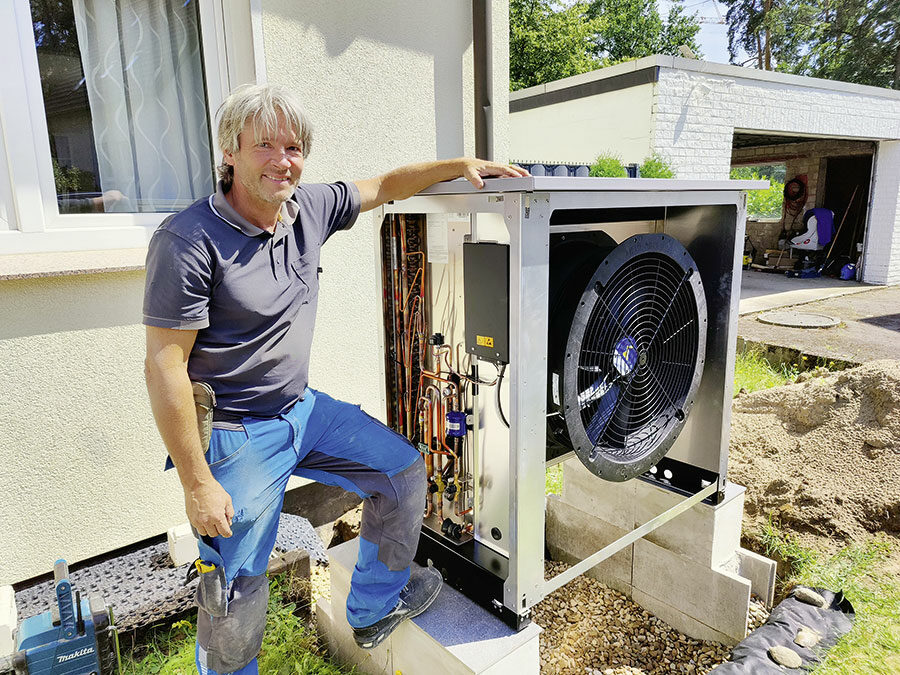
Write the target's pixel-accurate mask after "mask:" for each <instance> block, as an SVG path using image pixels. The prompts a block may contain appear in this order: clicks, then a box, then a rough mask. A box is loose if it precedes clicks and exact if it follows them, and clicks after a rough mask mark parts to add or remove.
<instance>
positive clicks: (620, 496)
mask: <svg viewBox="0 0 900 675" xmlns="http://www.w3.org/2000/svg"><path fill="white" fill-rule="evenodd" d="M637 483H638V481H635V480H630V481H626V482H624V483H612V482H610V481H605V480H603V479H602V478H598V477H597V476H595V475H594V474H592V473H591V472H590V471H588V470H587V469H586V468H585V466H584V465H583V464H582V463H581V461H580V460H578V459H577V458H575V459H568V460H566V461H565V462H563V489H562V501H564V502H567V503H568V504H571V505H572V506H574V507H576V508H577V509H579V510H581V511H584V512H585V513H588V514H591V515H593V516H595V517H597V518H602V519H603V520H605V521H606V522H607V523H609V524H610V525H612V526H614V527H617V528H619V529H622V530H625V531H626V532H630V531H631V530H633V529H634V519H635V513H634V505H635V486H636V484H637Z"/></svg>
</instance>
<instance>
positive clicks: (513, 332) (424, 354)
mask: <svg viewBox="0 0 900 675" xmlns="http://www.w3.org/2000/svg"><path fill="white" fill-rule="evenodd" d="M761 187H764V183H762V182H750V181H740V182H738V181H693V180H659V179H627V178H623V179H618V178H617V179H609V178H556V177H530V178H520V179H489V180H487V181H486V185H485V188H484V189H483V190H476V189H474V188H473V187H472V186H471V185H470V184H469V183H467V182H465V181H454V182H450V183H442V184H439V185H436V186H434V187H432V188H430V189H428V190H426V191H425V192H423V193H421V194H420V195H417V196H415V197H413V198H411V199H407V200H404V201H403V202H398V203H394V204H389V205H386V206H385V207H383V219H382V226H381V230H380V232H379V234H378V236H379V244H380V245H379V251H380V266H381V269H382V285H381V297H380V300H381V301H382V306H383V309H384V326H385V330H384V353H385V379H384V383H385V404H386V408H387V411H386V412H387V417H388V422H389V424H390V425H391V426H393V428H395V429H396V430H397V431H398V432H399V433H402V434H404V435H406V436H407V437H408V438H409V439H410V440H411V442H413V443H414V444H416V446H417V447H418V448H419V451H420V452H421V453H422V455H423V457H424V458H425V462H426V467H427V473H428V481H429V485H428V495H429V496H428V500H427V503H426V504H425V505H423V508H424V511H423V513H424V520H423V528H422V536H421V539H420V545H419V551H418V556H417V559H418V561H419V562H420V563H425V562H426V561H427V562H430V563H431V564H433V565H435V566H437V567H438V568H439V569H441V571H442V572H443V573H444V576H445V579H446V580H447V581H448V583H451V584H452V585H454V586H455V587H457V588H458V589H460V590H461V591H463V592H464V593H465V594H466V595H468V596H469V597H470V598H472V599H473V600H475V601H477V602H479V603H480V604H482V605H484V606H485V607H488V608H490V609H492V610H493V611H496V612H497V613H499V614H500V615H501V616H502V617H503V618H504V620H506V621H507V622H508V623H509V624H510V625H513V626H515V627H519V626H521V625H523V624H524V623H525V622H527V620H528V617H529V609H530V608H531V607H532V606H533V605H534V604H536V603H537V602H539V601H540V600H541V599H542V598H544V597H545V596H546V595H547V594H548V593H550V592H552V591H553V590H555V589H556V588H558V587H559V586H561V585H563V584H564V583H567V582H568V581H570V580H571V579H572V578H574V577H575V576H577V575H578V574H580V573H582V572H584V571H586V570H587V569H589V568H590V567H592V566H594V565H596V564H597V563H599V562H600V561H602V560H604V559H605V558H607V557H609V556H610V555H612V554H613V553H615V552H616V551H619V550H621V549H622V548H624V547H625V546H627V545H629V544H630V543H633V542H634V541H635V540H637V539H638V538H640V537H642V536H644V535H646V534H647V533H648V532H651V531H652V530H653V529H654V528H656V527H658V526H659V525H661V524H663V523H664V522H666V521H668V520H669V519H671V518H673V517H676V516H677V515H679V514H680V513H682V512H684V511H685V510H687V509H688V508H691V507H693V506H695V505H696V504H698V503H700V502H702V501H705V502H706V503H708V504H715V503H716V501H717V500H718V499H719V498H720V496H721V495H722V494H723V493H724V490H725V481H726V479H725V476H726V469H727V460H728V429H729V424H730V400H731V395H732V379H733V368H734V363H733V360H734V351H735V341H736V324H737V305H738V297H739V279H740V263H741V256H742V246H743V240H744V236H743V230H744V204H745V196H744V193H743V192H742V190H745V189H758V188H761ZM573 455H575V456H577V457H578V459H579V460H580V461H581V462H582V464H584V466H585V467H587V468H588V469H589V470H590V471H591V472H592V473H593V474H595V475H596V476H597V482H596V490H597V491H598V492H599V491H603V490H604V487H605V486H606V485H609V483H608V482H607V481H610V482H623V481H628V480H632V479H637V480H642V481H649V482H652V483H653V484H655V485H658V486H660V487H661V488H664V489H665V490H668V491H672V492H675V493H678V494H679V495H682V496H683V497H682V498H681V500H680V502H679V503H678V505H677V506H675V507H673V508H670V509H668V510H667V511H665V512H664V513H662V514H659V516H658V517H656V518H653V519H652V520H651V521H649V522H647V523H645V524H644V525H643V526H642V527H640V528H638V529H636V530H634V531H633V532H631V533H629V534H628V535H626V536H624V537H621V538H620V539H619V540H617V541H615V542H613V543H611V544H610V545H609V546H606V547H605V548H604V549H602V550H601V551H598V552H597V553H596V554H594V555H592V556H589V557H588V558H587V559H585V560H584V561H582V562H581V563H579V564H577V565H575V566H573V567H572V568H570V569H569V570H568V571H566V572H565V573H563V574H561V575H558V576H557V577H555V578H552V579H549V580H546V581H545V580H544V567H543V560H544V553H545V542H544V504H545V471H546V468H547V466H548V465H550V464H553V463H556V462H560V461H563V460H564V459H567V458H569V457H572V456H573Z"/></svg>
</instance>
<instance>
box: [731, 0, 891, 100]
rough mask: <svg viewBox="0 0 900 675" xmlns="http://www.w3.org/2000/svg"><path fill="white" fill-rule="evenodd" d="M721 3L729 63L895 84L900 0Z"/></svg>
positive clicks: (739, 0)
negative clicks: (742, 60) (741, 60)
mask: <svg viewBox="0 0 900 675" xmlns="http://www.w3.org/2000/svg"><path fill="white" fill-rule="evenodd" d="M722 1H723V2H724V3H725V4H726V5H727V6H728V12H727V13H726V15H725V20H726V22H727V24H728V51H729V53H730V54H731V62H732V63H736V62H737V61H736V60H737V55H738V54H739V53H740V51H741V50H743V51H745V52H746V53H747V54H748V55H750V57H751V58H750V62H755V64H756V66H757V67H758V68H761V69H765V70H779V71H782V72H787V73H794V74H797V75H809V76H812V77H822V78H826V79H831V80H842V81H844V82H854V83H856V84H869V85H873V86H877V87H893V88H895V89H898V88H900V0H791V1H790V2H789V1H788V0H722ZM746 63H747V62H745V63H743V64H741V65H745V64H746Z"/></svg>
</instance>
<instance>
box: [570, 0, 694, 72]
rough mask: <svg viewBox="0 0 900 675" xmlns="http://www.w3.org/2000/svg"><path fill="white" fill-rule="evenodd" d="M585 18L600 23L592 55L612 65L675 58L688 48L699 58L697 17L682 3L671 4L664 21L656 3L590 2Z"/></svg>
mask: <svg viewBox="0 0 900 675" xmlns="http://www.w3.org/2000/svg"><path fill="white" fill-rule="evenodd" d="M588 16H589V17H591V18H593V19H596V20H598V21H599V22H600V27H599V30H598V32H597V34H596V35H595V37H594V53H595V55H596V56H597V57H598V58H603V59H606V60H608V61H610V62H611V63H618V62H619V61H625V60H627V59H636V58H641V57H642V56H650V55H651V54H670V55H673V56H677V55H678V53H679V52H678V47H679V46H681V45H687V46H688V47H690V49H691V51H693V52H694V53H695V54H697V55H698V56H700V55H701V54H700V45H699V43H698V42H697V33H699V32H700V24H699V23H698V22H697V18H696V15H693V14H691V15H688V14H686V13H685V9H684V5H683V3H682V2H681V0H677V1H676V2H674V3H673V4H672V6H671V8H670V9H669V14H668V16H667V17H666V20H665V21H664V20H663V19H662V17H661V16H660V15H659V9H658V7H657V4H656V0H591V2H590V9H589V11H588Z"/></svg>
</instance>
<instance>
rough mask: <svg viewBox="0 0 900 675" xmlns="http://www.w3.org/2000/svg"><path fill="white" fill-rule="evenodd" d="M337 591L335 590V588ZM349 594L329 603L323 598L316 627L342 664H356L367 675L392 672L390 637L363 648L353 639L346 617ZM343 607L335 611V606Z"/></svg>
mask: <svg viewBox="0 0 900 675" xmlns="http://www.w3.org/2000/svg"><path fill="white" fill-rule="evenodd" d="M332 592H333V591H332ZM344 602H346V597H344V598H342V599H341V602H339V603H333V604H332V603H329V602H328V600H326V599H325V598H319V600H318V602H317V603H316V627H317V628H318V632H319V635H320V636H322V637H323V638H324V640H325V647H326V649H328V653H329V654H330V655H331V657H332V658H333V659H334V660H335V661H337V662H338V663H341V664H345V665H349V666H354V667H355V670H356V672H358V673H363V674H364V675H382V674H383V673H390V674H391V675H393V672H394V671H393V670H391V654H390V651H389V648H390V640H386V641H385V642H383V643H382V644H380V645H378V646H377V647H376V648H375V649H369V650H366V651H364V650H362V649H360V648H359V647H357V646H356V642H354V641H353V631H352V629H351V628H350V626H349V625H348V624H347V619H346V618H345V617H344V610H343V607H344V605H343V603H344ZM334 607H338V608H340V609H339V610H338V611H334V610H333V608H334Z"/></svg>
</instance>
